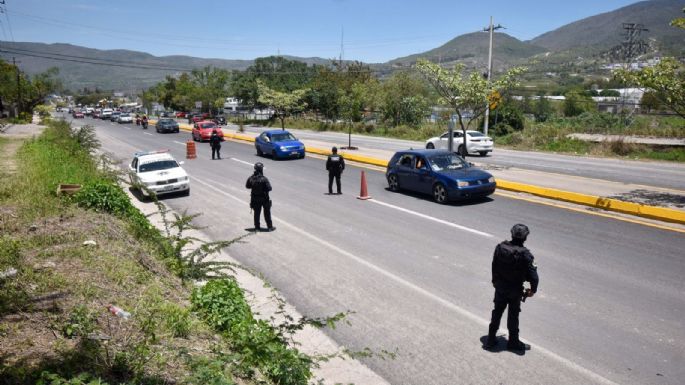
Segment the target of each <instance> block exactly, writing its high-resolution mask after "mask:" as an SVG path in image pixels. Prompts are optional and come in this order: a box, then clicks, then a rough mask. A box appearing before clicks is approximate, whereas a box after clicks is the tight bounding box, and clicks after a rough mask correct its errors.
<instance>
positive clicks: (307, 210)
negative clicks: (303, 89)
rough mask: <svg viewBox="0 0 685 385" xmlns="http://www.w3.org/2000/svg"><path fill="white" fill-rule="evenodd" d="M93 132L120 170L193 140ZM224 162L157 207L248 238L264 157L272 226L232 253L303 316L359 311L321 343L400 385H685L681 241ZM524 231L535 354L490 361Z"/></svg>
mask: <svg viewBox="0 0 685 385" xmlns="http://www.w3.org/2000/svg"><path fill="white" fill-rule="evenodd" d="M83 123H84V122H83V121H82V120H79V121H78V124H83ZM85 123H91V124H95V125H96V127H97V133H98V137H99V138H100V140H101V141H102V148H103V150H104V151H107V152H109V153H111V154H113V155H114V156H115V157H117V158H118V159H120V160H121V161H122V164H123V163H127V162H129V161H130V159H131V155H132V154H133V152H134V151H137V150H149V149H159V148H169V149H170V151H171V153H172V154H173V155H174V156H175V157H176V158H177V159H182V158H184V157H185V151H186V149H185V144H184V142H186V141H187V140H188V139H189V138H190V134H188V133H184V132H181V133H180V134H156V133H155V132H154V129H149V130H147V131H145V132H144V131H143V130H142V129H140V128H138V127H136V126H135V125H119V124H112V123H109V122H103V121H93V120H90V119H85ZM222 156H223V157H224V159H222V160H220V161H219V160H216V161H213V160H211V154H210V149H209V145H208V144H206V143H203V144H199V145H198V159H195V160H187V161H186V163H185V165H184V168H185V169H186V170H187V171H188V173H189V175H190V176H191V185H192V188H191V194H190V196H189V197H169V198H166V199H164V202H165V203H166V204H168V205H169V206H170V207H171V208H173V209H176V210H184V209H188V211H189V212H191V213H193V212H199V213H202V214H203V215H202V216H200V217H199V218H198V219H197V223H198V224H200V225H204V226H207V229H206V233H207V234H208V235H209V236H210V237H212V238H213V239H216V240H218V239H231V238H234V237H237V236H239V235H242V234H244V233H245V229H246V228H249V227H252V215H251V213H250V211H249V207H248V201H249V192H248V190H246V189H245V180H246V179H247V177H248V176H249V175H251V173H252V164H253V163H255V162H257V161H261V162H263V163H264V164H265V175H266V176H267V177H268V178H269V179H270V180H271V184H272V185H273V192H272V199H273V202H274V205H273V215H274V225H275V226H276V227H277V230H276V231H275V232H272V233H257V234H256V235H254V236H251V237H249V238H247V239H248V240H247V242H246V243H243V244H238V245H235V246H234V247H231V248H230V249H229V252H230V254H231V255H232V256H233V257H234V258H236V259H237V260H239V261H240V262H241V263H243V264H245V265H246V266H249V267H250V268H253V269H256V270H257V271H260V272H261V273H263V274H264V276H265V277H266V279H268V280H269V281H270V282H271V283H272V284H273V285H274V286H275V287H276V288H277V289H278V290H279V291H280V292H281V293H282V294H283V295H284V297H285V298H286V299H287V300H288V301H289V302H290V303H291V304H293V305H294V306H295V307H296V308H297V309H298V310H299V311H300V312H302V313H304V314H307V315H310V316H324V315H332V314H335V313H337V312H340V311H345V310H352V311H354V312H355V313H354V314H352V315H351V316H350V317H349V320H350V321H351V323H352V325H351V326H345V325H341V326H339V327H338V328H336V329H335V330H329V331H327V334H328V335H329V336H331V337H332V338H334V339H335V340H336V341H337V342H339V343H340V344H342V345H344V346H346V347H348V348H350V349H353V350H361V349H363V348H365V347H369V348H371V349H374V350H380V349H387V350H391V351H394V350H397V353H398V355H397V357H396V358H395V359H386V360H382V359H378V358H368V359H364V360H363V361H364V362H365V363H366V364H367V365H368V366H369V367H370V368H371V369H373V370H374V371H375V372H376V373H378V374H379V375H381V376H382V377H383V378H385V379H386V380H387V381H389V382H390V383H392V384H421V385H424V384H500V383H501V384H641V385H642V384H673V385H676V384H682V382H683V380H682V379H683V378H685V365H683V362H685V344H683V342H682V341H685V328H683V325H684V322H683V319H684V317H685V314H684V313H685V280H683V276H685V255H684V253H683V250H685V234H684V233H682V232H677V231H670V230H665V229H662V228H656V227H652V226H649V225H646V224H640V223H633V222H627V221H623V220H620V219H617V218H613V217H607V216H598V215H593V214H592V213H581V212H577V211H572V210H567V209H564V208H561V207H554V206H550V205H543V204H539V203H536V202H531V201H528V200H523V199H517V198H514V197H510V196H507V195H505V194H496V195H493V196H492V199H488V200H485V201H479V202H473V203H466V204H451V205H446V206H442V205H437V204H435V203H433V202H432V201H431V200H430V199H429V198H427V197H421V196H415V195H410V194H406V193H392V192H390V191H388V190H386V186H387V184H386V182H385V178H384V174H383V173H382V172H379V171H374V170H372V169H366V170H365V171H366V173H367V179H368V186H369V193H370V195H371V196H372V197H373V199H372V200H368V201H361V200H358V199H356V198H355V196H356V193H357V192H358V191H359V190H358V189H359V179H360V177H359V175H360V171H361V170H363V169H362V168H359V167H357V166H352V165H350V166H348V169H347V170H346V171H345V173H344V175H343V192H344V194H343V195H340V196H329V195H326V194H324V193H325V192H326V191H327V186H326V184H327V176H326V174H325V171H324V160H322V159H320V158H316V157H312V156H307V158H305V159H302V160H292V161H273V160H271V159H269V158H260V157H258V156H257V155H256V154H255V151H254V147H253V146H252V145H248V144H244V143H236V142H230V141H228V142H226V143H225V144H224V146H223V149H222ZM519 222H521V223H525V224H527V225H528V226H529V227H530V228H531V232H532V233H531V235H530V237H529V241H528V243H527V246H528V247H530V249H531V250H532V252H533V254H534V255H535V256H536V261H537V264H538V266H539V273H540V277H541V282H540V288H539V292H538V295H536V296H535V297H534V298H532V299H530V300H529V301H527V302H526V303H525V304H523V312H522V314H521V336H522V338H523V339H524V340H525V341H526V342H528V343H530V344H531V345H532V349H531V350H530V351H527V352H526V353H525V354H524V355H517V354H514V353H512V352H508V351H506V350H502V351H498V352H496V353H492V352H487V351H485V350H483V349H482V348H481V340H482V339H483V338H484V336H485V335H486V333H487V323H488V320H489V315H490V311H491V309H492V297H493V293H494V291H493V288H492V286H491V284H490V263H491V258H492V251H493V249H494V247H495V245H496V244H497V243H498V242H500V241H502V240H504V239H506V238H508V237H509V229H510V228H511V226H512V225H513V224H515V223H519ZM503 323H505V322H503ZM505 332H506V330H504V329H503V330H501V333H505ZM504 344H505V343H504V342H502V343H501V345H502V346H503V345H504Z"/></svg>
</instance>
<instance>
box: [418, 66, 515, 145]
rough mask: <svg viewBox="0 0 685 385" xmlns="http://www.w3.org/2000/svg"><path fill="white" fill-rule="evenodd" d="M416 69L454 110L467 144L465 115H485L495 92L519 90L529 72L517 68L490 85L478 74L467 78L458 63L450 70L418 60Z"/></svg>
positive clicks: (474, 73) (474, 116)
mask: <svg viewBox="0 0 685 385" xmlns="http://www.w3.org/2000/svg"><path fill="white" fill-rule="evenodd" d="M416 68H417V69H418V71H419V72H420V73H421V74H422V75H423V76H424V77H425V78H426V79H427V80H428V82H429V83H430V84H431V85H432V86H433V87H435V90H436V91H437V93H438V94H439V95H440V97H441V98H442V101H443V102H444V103H445V104H447V105H449V106H450V107H451V108H453V109H454V111H455V113H456V114H457V120H458V123H459V126H460V127H461V130H462V132H463V138H464V141H466V125H465V124H464V113H466V112H467V111H470V112H471V113H472V114H473V118H472V119H471V120H476V119H477V118H479V117H481V116H482V115H483V114H484V113H485V107H486V104H487V103H489V102H490V100H489V98H490V97H491V95H493V94H495V93H496V92H497V93H499V94H504V93H505V91H507V90H509V89H511V88H513V87H517V86H518V81H517V78H518V77H519V76H520V75H521V74H522V73H523V72H525V70H526V69H525V68H523V67H514V68H511V69H509V70H508V71H507V72H506V73H504V74H503V75H502V76H501V77H500V78H498V79H496V80H494V81H491V82H488V81H487V80H485V79H484V78H483V76H482V75H481V74H480V73H479V72H477V71H474V72H472V73H471V74H470V75H466V74H465V73H464V65H463V64H457V65H456V66H455V67H454V69H452V70H448V69H445V68H443V67H441V66H440V65H438V64H435V63H431V62H429V61H427V60H424V59H419V60H418V62H417V63H416ZM476 121H477V120H476ZM461 151H462V152H461V154H462V155H465V153H466V148H465V146H463V147H462V150H461Z"/></svg>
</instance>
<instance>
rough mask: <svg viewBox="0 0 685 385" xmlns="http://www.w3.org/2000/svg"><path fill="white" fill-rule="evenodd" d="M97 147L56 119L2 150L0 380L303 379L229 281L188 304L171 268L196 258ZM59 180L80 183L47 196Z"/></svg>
mask: <svg viewBox="0 0 685 385" xmlns="http://www.w3.org/2000/svg"><path fill="white" fill-rule="evenodd" d="M12 140H14V139H12ZM10 142H11V140H7V139H2V140H0V149H2V150H5V149H6V148H9V147H10V146H9V144H10ZM95 147H97V143H96V142H95V141H94V137H93V136H92V131H89V130H88V129H85V130H83V129H81V130H72V129H71V127H70V126H69V125H68V123H65V122H63V121H62V122H50V123H48V126H47V127H46V129H45V132H44V133H43V134H42V135H41V136H39V137H37V138H36V139H29V140H26V141H25V142H24V143H23V144H22V145H21V147H19V150H18V151H17V152H16V153H5V152H4V151H3V154H6V157H5V158H3V159H0V162H2V163H5V164H3V165H0V166H4V165H6V164H8V162H12V163H13V164H14V165H15V166H16V168H12V167H0V177H2V180H3V184H2V185H0V379H1V381H0V383H8V384H10V383H11V384H36V383H41V384H67V383H68V384H77V385H78V384H96V383H97V384H102V383H110V384H115V383H116V384H168V383H178V384H198V385H199V384H203V385H204V384H210V383H211V384H248V385H249V384H254V383H266V384H268V383H277V384H306V383H307V380H308V379H309V378H310V377H311V371H310V368H311V365H312V360H311V359H310V358H309V357H307V356H305V355H303V354H301V353H298V352H297V351H296V350H293V349H289V348H288V347H287V345H286V344H285V342H286V341H285V340H284V339H283V338H281V335H280V334H279V333H278V332H277V331H276V330H275V329H274V328H272V327H271V326H270V325H269V324H268V323H266V322H263V321H255V319H254V317H253V316H252V312H251V310H250V309H249V306H247V303H246V302H245V299H244V297H243V292H242V290H240V288H238V287H237V285H236V284H235V282H234V281H232V280H217V281H216V282H214V281H210V283H209V284H208V286H206V288H203V289H198V290H197V291H196V292H195V294H194V295H193V303H192V304H191V301H190V298H191V293H192V286H193V285H192V281H191V280H188V279H182V278H181V276H183V277H185V276H187V269H188V268H189V267H193V266H187V265H185V264H184V261H179V260H177V259H175V258H176V257H177V255H176V254H174V251H175V250H176V249H175V246H176V245H175V244H174V243H173V242H172V241H171V240H169V239H168V238H166V236H165V235H164V234H162V233H161V232H160V231H158V230H157V229H156V228H154V227H153V226H152V225H151V224H150V223H149V221H148V220H147V217H145V216H144V215H143V214H141V213H140V211H138V210H137V209H136V208H135V207H134V206H133V205H132V204H131V202H130V200H129V199H128V196H127V195H126V194H125V193H124V192H123V191H122V190H121V188H120V187H119V185H118V184H117V175H116V174H115V173H113V172H111V171H108V169H107V168H106V167H105V168H103V167H100V166H101V165H102V164H103V163H102V162H103V160H102V159H98V158H96V157H94V156H93V155H92V152H91V150H92V149H94V148H95ZM60 183H70V184H80V185H82V186H83V188H82V189H81V190H80V192H78V193H76V194H75V195H72V196H63V195H58V194H56V191H57V186H58V185H59V184H60ZM194 267H197V266H194ZM184 274H186V275H184ZM217 288H218V289H217ZM214 301H216V304H214V305H212V302H214ZM225 304H235V306H233V307H224V306H223V305H225ZM212 306H214V307H213V309H214V310H212V311H213V312H214V313H212V312H211V311H210V310H208V309H212ZM193 307H194V308H195V309H196V310H197V313H196V312H194V311H193ZM210 314H218V315H217V316H216V317H210V316H209V315H210ZM198 315H199V316H198ZM220 317H224V318H223V319H225V320H231V324H230V326H228V324H224V323H222V322H217V319H220ZM205 320H206V321H207V322H205ZM208 323H209V325H208ZM210 326H211V327H210ZM217 331H218V332H219V333H220V334H221V335H222V336H223V337H224V338H217V336H216V332H217ZM264 376H266V377H267V379H268V380H264V379H260V380H256V379H255V378H262V377H264Z"/></svg>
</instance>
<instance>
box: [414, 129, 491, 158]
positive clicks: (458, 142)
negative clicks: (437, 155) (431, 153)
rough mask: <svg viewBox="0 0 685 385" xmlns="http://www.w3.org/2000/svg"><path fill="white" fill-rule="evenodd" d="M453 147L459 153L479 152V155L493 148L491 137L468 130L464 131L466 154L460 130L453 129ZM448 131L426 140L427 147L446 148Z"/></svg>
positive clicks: (483, 154) (485, 153)
mask: <svg viewBox="0 0 685 385" xmlns="http://www.w3.org/2000/svg"><path fill="white" fill-rule="evenodd" d="M453 135H454V140H453V146H454V147H453V148H454V149H455V150H456V151H457V152H458V153H459V154H461V155H469V154H480V156H485V155H487V153H488V152H491V151H492V149H493V148H494V144H493V142H492V138H490V137H489V136H485V135H483V133H482V132H479V131H473V130H469V131H466V149H467V150H468V154H467V153H465V152H464V144H463V143H464V139H463V136H462V135H463V134H462V132H461V130H454V134H453ZM448 139H449V133H447V132H446V133H444V134H442V135H440V136H436V137H434V138H430V139H428V140H427V141H426V148H427V149H429V150H430V149H434V148H437V149H444V150H446V149H447V146H448V143H447V142H448Z"/></svg>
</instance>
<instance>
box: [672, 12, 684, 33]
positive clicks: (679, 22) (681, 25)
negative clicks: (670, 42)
mask: <svg viewBox="0 0 685 385" xmlns="http://www.w3.org/2000/svg"><path fill="white" fill-rule="evenodd" d="M683 12H685V8H683ZM671 25H672V26H674V27H676V28H681V29H685V17H679V18H676V19H673V20H671Z"/></svg>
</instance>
